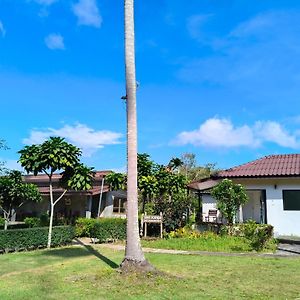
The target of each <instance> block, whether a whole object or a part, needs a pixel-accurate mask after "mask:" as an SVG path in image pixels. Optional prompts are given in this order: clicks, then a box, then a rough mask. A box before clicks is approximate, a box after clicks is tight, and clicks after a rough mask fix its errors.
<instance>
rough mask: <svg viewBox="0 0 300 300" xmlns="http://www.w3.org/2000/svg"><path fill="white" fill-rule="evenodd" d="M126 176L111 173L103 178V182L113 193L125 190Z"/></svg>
mask: <svg viewBox="0 0 300 300" xmlns="http://www.w3.org/2000/svg"><path fill="white" fill-rule="evenodd" d="M126 179H127V178H126V175H125V174H123V173H115V172H111V173H109V174H107V175H106V176H105V181H106V183H107V184H109V186H110V189H111V190H113V191H118V190H126V181H127V180H126Z"/></svg>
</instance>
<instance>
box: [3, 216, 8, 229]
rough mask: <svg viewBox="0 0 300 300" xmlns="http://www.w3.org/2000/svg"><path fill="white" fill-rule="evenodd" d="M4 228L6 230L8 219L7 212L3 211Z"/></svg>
mask: <svg viewBox="0 0 300 300" xmlns="http://www.w3.org/2000/svg"><path fill="white" fill-rule="evenodd" d="M3 216H4V230H7V227H8V221H9V212H6V211H4V214H3Z"/></svg>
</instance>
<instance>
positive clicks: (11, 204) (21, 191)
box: [0, 171, 42, 230]
mask: <svg viewBox="0 0 300 300" xmlns="http://www.w3.org/2000/svg"><path fill="white" fill-rule="evenodd" d="M41 200H42V197H41V195H40V193H39V190H38V188H37V186H36V185H34V184H29V183H24V182H23V181H22V175H21V172H19V171H10V172H9V173H8V174H7V175H6V176H2V177H0V208H1V209H2V211H3V216H4V220H5V223H4V229H5V230H6V229H7V225H8V222H9V220H10V218H11V216H12V213H13V210H14V209H17V208H19V207H21V206H22V205H23V204H25V203H28V202H30V201H33V202H40V201H41Z"/></svg>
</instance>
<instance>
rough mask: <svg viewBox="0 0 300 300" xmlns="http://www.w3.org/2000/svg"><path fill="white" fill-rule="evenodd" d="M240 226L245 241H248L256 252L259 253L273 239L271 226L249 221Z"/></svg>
mask: <svg viewBox="0 0 300 300" xmlns="http://www.w3.org/2000/svg"><path fill="white" fill-rule="evenodd" d="M241 226H242V231H243V233H244V236H245V238H246V239H248V240H249V241H250V244H251V246H252V247H253V249H254V250H256V251H261V250H262V249H263V248H265V246H266V245H267V243H268V242H269V241H270V240H271V239H272V238H273V226H271V225H268V224H256V223H255V221H253V220H250V221H248V222H246V223H244V224H242V225H241Z"/></svg>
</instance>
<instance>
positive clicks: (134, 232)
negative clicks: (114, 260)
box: [121, 0, 153, 270]
mask: <svg viewBox="0 0 300 300" xmlns="http://www.w3.org/2000/svg"><path fill="white" fill-rule="evenodd" d="M124 1H125V2H124V8H125V72H126V99H127V239H126V250H125V258H124V260H123V262H122V264H121V268H122V269H134V270H136V269H146V270H150V269H152V268H153V267H152V266H151V265H150V264H149V263H148V262H147V260H146V259H145V256H144V253H143V251H142V248H141V242H140V237H139V226H138V190H137V120H136V77H135V46H134V0H124Z"/></svg>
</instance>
